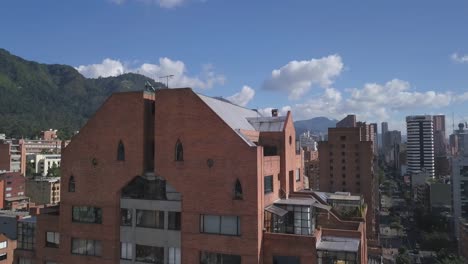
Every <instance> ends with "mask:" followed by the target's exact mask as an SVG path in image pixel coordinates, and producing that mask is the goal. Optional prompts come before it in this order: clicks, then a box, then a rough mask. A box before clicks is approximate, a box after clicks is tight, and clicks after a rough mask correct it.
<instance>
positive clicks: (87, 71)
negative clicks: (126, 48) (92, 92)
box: [75, 59, 126, 78]
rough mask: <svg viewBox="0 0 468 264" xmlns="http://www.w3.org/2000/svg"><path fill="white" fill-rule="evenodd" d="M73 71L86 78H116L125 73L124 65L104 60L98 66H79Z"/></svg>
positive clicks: (111, 60) (115, 61)
mask: <svg viewBox="0 0 468 264" xmlns="http://www.w3.org/2000/svg"><path fill="white" fill-rule="evenodd" d="M75 69H77V70H78V71H79V72H80V73H81V74H83V75H84V76H86V77H88V78H98V77H109V76H117V75H121V74H124V73H125V72H126V70H125V67H124V65H123V64H122V63H121V62H120V61H118V60H113V59H104V60H103V61H102V62H101V63H98V64H90V65H81V66H78V67H75Z"/></svg>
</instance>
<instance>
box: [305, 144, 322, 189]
mask: <svg viewBox="0 0 468 264" xmlns="http://www.w3.org/2000/svg"><path fill="white" fill-rule="evenodd" d="M319 171H320V170H319V159H318V151H312V150H310V149H308V148H306V149H305V150H304V174H305V176H306V177H307V178H306V179H307V182H306V183H305V187H306V188H309V189H312V190H319V188H320V183H319V180H320V173H319Z"/></svg>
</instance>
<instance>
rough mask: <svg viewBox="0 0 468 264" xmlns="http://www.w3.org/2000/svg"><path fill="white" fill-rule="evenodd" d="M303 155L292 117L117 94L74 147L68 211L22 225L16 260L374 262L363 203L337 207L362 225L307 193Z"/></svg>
mask: <svg viewBox="0 0 468 264" xmlns="http://www.w3.org/2000/svg"><path fill="white" fill-rule="evenodd" d="M295 145H296V140H295V129H294V125H293V120H292V115H291V113H290V112H288V114H287V115H286V116H268V117H267V116H260V114H259V113H257V112H256V111H253V110H250V109H246V108H243V107H239V106H237V105H234V104H231V103H229V102H226V101H223V100H219V99H216V98H211V97H207V96H204V95H200V94H196V93H194V92H193V91H192V90H191V89H188V88H184V89H164V90H157V91H156V92H155V93H148V92H128V93H118V94H114V95H112V96H111V97H110V98H109V99H108V100H106V102H105V103H104V104H103V105H102V106H101V108H100V109H99V110H98V111H97V112H96V114H95V115H94V116H93V117H92V118H91V119H90V120H89V121H88V122H87V124H86V125H85V126H84V127H83V128H82V129H81V130H80V133H79V134H78V135H76V136H74V137H73V139H72V141H71V143H70V144H69V145H68V146H67V147H66V148H65V149H64V151H63V153H62V163H61V174H62V176H61V186H60V187H61V188H60V189H61V197H60V205H59V206H57V207H52V208H44V210H41V211H40V214H39V215H37V217H36V218H35V219H34V218H32V219H30V220H29V221H28V222H24V223H21V225H19V226H18V230H20V231H21V233H22V234H24V237H23V238H22V239H21V241H20V239H18V249H17V250H16V251H15V258H16V260H18V261H19V263H23V262H21V261H25V262H24V263H28V262H27V261H28V258H29V261H30V260H31V259H34V261H35V263H36V262H37V263H44V262H56V263H67V264H75V263H89V264H94V263H95V264H98V263H99V264H111V263H112V264H114V263H142V262H145V263H164V264H167V263H175V264H180V263H190V264H191V263H201V264H211V263H230V264H240V263H243V264H250V263H255V264H260V263H262V264H263V263H265V264H273V263H275V264H286V263H287V264H299V263H325V262H328V261H329V260H330V259H333V260H334V261H338V262H340V263H341V262H343V263H345V262H353V263H363V264H365V263H367V241H366V239H365V237H366V226H365V222H364V218H365V217H366V212H367V211H366V209H365V207H364V206H363V205H362V204H361V203H360V202H359V201H361V198H360V197H355V196H353V195H341V196H345V197H342V198H341V199H340V197H338V198H336V199H334V200H343V202H341V203H342V204H348V201H351V202H352V203H353V205H354V206H355V208H354V210H351V211H352V212H355V213H356V214H355V215H354V217H357V218H354V220H352V219H351V218H345V217H341V216H339V213H335V211H331V209H332V206H331V205H330V203H331V202H330V201H328V199H327V197H330V195H327V194H320V195H319V194H316V193H314V192H311V191H308V190H304V188H303V182H304V177H303V166H302V154H301V153H302V152H301V151H299V152H297V149H296V146H295ZM367 147H369V148H370V147H371V144H370V143H369V142H368V143H367ZM353 158H354V157H353ZM338 196H339V194H338ZM54 208H55V210H56V211H53V209H54ZM358 208H361V209H364V210H362V211H361V210H358ZM45 209H47V210H48V212H49V213H48V212H47V211H46V210H45ZM57 209H58V210H57ZM368 210H369V209H368ZM345 220H346V221H345ZM348 220H349V221H348ZM25 229H28V230H25ZM33 229H36V230H35V231H34V230H33ZM31 230H32V231H31ZM26 231H29V232H26ZM24 241H26V242H29V243H24ZM29 263H31V262H29Z"/></svg>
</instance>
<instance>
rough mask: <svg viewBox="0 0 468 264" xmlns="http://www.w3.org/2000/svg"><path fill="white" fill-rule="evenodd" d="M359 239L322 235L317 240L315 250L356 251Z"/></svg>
mask: <svg viewBox="0 0 468 264" xmlns="http://www.w3.org/2000/svg"><path fill="white" fill-rule="evenodd" d="M360 242H361V241H360V240H359V239H358V238H349V237H332V236H326V237H322V239H321V240H320V241H318V242H317V250H326V251H346V252H358V250H359V244H360Z"/></svg>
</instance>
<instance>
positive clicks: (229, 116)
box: [197, 94, 261, 146]
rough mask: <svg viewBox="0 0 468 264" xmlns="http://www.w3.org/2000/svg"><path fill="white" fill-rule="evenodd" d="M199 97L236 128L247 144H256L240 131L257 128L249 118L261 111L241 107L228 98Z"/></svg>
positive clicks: (229, 124)
mask: <svg viewBox="0 0 468 264" xmlns="http://www.w3.org/2000/svg"><path fill="white" fill-rule="evenodd" d="M197 96H198V97H200V99H201V100H202V101H203V102H204V103H205V104H206V105H208V107H210V108H211V110H213V111H214V112H215V113H216V114H217V115H218V116H219V117H220V118H221V119H223V121H224V122H225V123H226V124H227V125H228V126H229V127H231V128H232V130H234V132H236V133H237V134H238V135H239V136H240V137H241V138H242V139H243V140H244V141H245V142H246V143H247V144H249V145H250V146H255V144H254V143H253V142H252V141H250V140H249V139H248V138H247V137H245V136H244V135H242V133H241V132H240V131H239V130H240V129H243V130H256V129H255V127H254V126H252V124H251V123H250V122H249V121H248V120H247V119H248V118H254V117H259V116H261V115H260V113H258V112H257V111H254V110H252V109H248V108H245V107H241V106H238V105H235V104H233V103H229V102H227V101H226V100H220V99H217V98H213V97H209V96H205V95H202V94H197Z"/></svg>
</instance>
